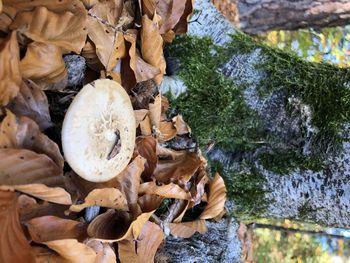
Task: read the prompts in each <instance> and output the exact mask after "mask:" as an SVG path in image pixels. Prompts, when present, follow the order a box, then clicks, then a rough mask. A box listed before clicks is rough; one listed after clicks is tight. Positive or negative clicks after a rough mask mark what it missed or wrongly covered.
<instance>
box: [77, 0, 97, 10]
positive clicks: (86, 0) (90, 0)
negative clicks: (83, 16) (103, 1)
mask: <svg viewBox="0 0 350 263" xmlns="http://www.w3.org/2000/svg"><path fill="white" fill-rule="evenodd" d="M81 1H82V2H83V4H84V6H85V7H86V9H90V8H91V7H93V6H94V5H96V4H97V3H98V0H81Z"/></svg>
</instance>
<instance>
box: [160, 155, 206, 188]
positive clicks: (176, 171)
mask: <svg viewBox="0 0 350 263" xmlns="http://www.w3.org/2000/svg"><path fill="white" fill-rule="evenodd" d="M200 164H201V159H200V157H199V156H198V155H197V154H196V153H190V152H183V154H182V155H180V156H178V157H176V159H174V160H159V161H158V165H157V167H156V170H155V171H154V176H155V178H156V179H157V180H158V181H159V182H161V183H165V184H167V183H170V182H171V181H180V182H181V183H186V182H188V181H189V180H190V179H191V177H192V176H193V174H194V173H195V172H196V171H197V169H198V167H199V166H200Z"/></svg>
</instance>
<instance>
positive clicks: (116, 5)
mask: <svg viewBox="0 0 350 263" xmlns="http://www.w3.org/2000/svg"><path fill="white" fill-rule="evenodd" d="M122 10H123V1H122V0H111V1H100V2H97V3H95V4H94V6H93V7H92V8H91V9H90V10H89V13H90V14H92V15H93V16H95V17H97V18H98V20H101V21H104V22H105V23H106V24H107V23H108V24H109V25H112V26H116V25H117V24H118V21H119V19H120V16H121V14H122Z"/></svg>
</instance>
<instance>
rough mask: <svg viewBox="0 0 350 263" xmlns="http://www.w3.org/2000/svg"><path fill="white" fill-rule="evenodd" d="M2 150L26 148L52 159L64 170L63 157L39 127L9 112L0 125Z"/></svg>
mask: <svg viewBox="0 0 350 263" xmlns="http://www.w3.org/2000/svg"><path fill="white" fill-rule="evenodd" d="M0 132H1V134H0V149H1V148H4V149H6V148H24V149H28V150H32V151H34V152H36V153H43V154H46V155H47V156H48V157H50V158H51V159H52V160H53V161H54V162H55V163H56V164H57V166H58V167H60V168H63V164H64V161H63V157H62V155H61V153H60V150H59V148H58V146H57V144H56V143H54V142H53V141H51V140H50V139H49V137H47V136H46V135H44V134H43V133H41V132H40V129H39V126H38V125H37V124H36V123H35V122H34V121H32V120H31V119H29V118H27V117H20V118H19V119H18V120H17V119H16V116H15V115H14V114H13V113H11V112H10V111H9V110H7V111H6V117H5V118H4V119H3V120H2V122H1V123H0Z"/></svg>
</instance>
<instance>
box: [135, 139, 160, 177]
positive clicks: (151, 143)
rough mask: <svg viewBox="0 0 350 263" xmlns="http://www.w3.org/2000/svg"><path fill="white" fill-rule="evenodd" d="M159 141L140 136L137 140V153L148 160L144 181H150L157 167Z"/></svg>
mask: <svg viewBox="0 0 350 263" xmlns="http://www.w3.org/2000/svg"><path fill="white" fill-rule="evenodd" d="M156 148H157V141H156V139H154V138H153V137H152V136H140V137H137V138H136V149H137V152H138V153H139V154H140V155H141V156H142V157H143V158H145V159H146V163H145V170H144V171H143V177H142V178H143V179H144V180H147V181H149V180H150V179H151V176H152V174H153V171H154V169H155V168H156V165H157V160H158V158H157V153H156Z"/></svg>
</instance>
